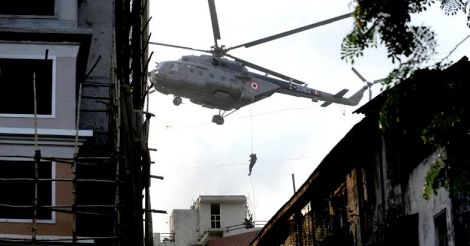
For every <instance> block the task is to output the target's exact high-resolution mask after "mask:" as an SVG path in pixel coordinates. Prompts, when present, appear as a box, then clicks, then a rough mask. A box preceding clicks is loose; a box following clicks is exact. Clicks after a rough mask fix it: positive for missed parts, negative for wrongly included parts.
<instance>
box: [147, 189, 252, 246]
mask: <svg viewBox="0 0 470 246" xmlns="http://www.w3.org/2000/svg"><path fill="white" fill-rule="evenodd" d="M246 201H247V199H246V197H245V196H199V198H198V199H197V200H196V201H195V202H194V204H193V205H192V206H191V208H190V209H175V210H173V212H172V214H171V217H170V222H169V226H170V228H169V229H170V235H169V236H167V237H165V236H163V234H160V233H156V235H155V237H154V238H155V243H154V245H155V246H173V245H177V246H180V245H181V246H187V245H188V246H189V245H191V246H192V245H194V246H195V245H206V244H207V242H208V241H209V240H210V239H214V238H220V237H225V236H231V235H236V234H240V233H244V232H247V231H251V230H255V229H254V228H251V227H252V226H246V219H247V206H246ZM247 228H249V229H247Z"/></svg>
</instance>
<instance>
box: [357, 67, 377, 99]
mask: <svg viewBox="0 0 470 246" xmlns="http://www.w3.org/2000/svg"><path fill="white" fill-rule="evenodd" d="M351 69H352V71H353V72H354V73H355V74H356V75H357V77H359V79H360V80H362V82H364V83H366V84H367V87H368V90H369V101H370V100H372V86H373V85H374V84H377V83H379V82H382V81H384V80H385V79H377V80H374V81H373V82H370V81H368V80H366V79H365V78H364V76H362V74H360V73H359V72H358V71H357V70H356V69H355V68H354V67H352V68H351Z"/></svg>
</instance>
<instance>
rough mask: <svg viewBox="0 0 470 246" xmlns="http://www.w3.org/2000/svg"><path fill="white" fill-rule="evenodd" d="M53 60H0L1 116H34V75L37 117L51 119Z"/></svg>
mask: <svg viewBox="0 0 470 246" xmlns="http://www.w3.org/2000/svg"><path fill="white" fill-rule="evenodd" d="M52 63H53V61H52V60H44V59H12V58H0V87H1V88H2V89H1V90H0V114H15V115H17V114H27V115H31V114H34V90H33V73H35V74H36V97H37V113H38V114H40V115H52V105H53V104H52V98H53V93H52V91H53V86H52V84H53V83H52Z"/></svg>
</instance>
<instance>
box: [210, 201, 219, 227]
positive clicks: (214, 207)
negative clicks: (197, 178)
mask: <svg viewBox="0 0 470 246" xmlns="http://www.w3.org/2000/svg"><path fill="white" fill-rule="evenodd" d="M211 228H220V204H218V203H212V204H211Z"/></svg>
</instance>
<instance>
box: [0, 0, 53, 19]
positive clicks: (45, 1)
mask: <svg viewBox="0 0 470 246" xmlns="http://www.w3.org/2000/svg"><path fill="white" fill-rule="evenodd" d="M54 5H55V0H41V1H38V0H14V1H11V0H3V1H0V15H36V16H54V14H55V13H54Z"/></svg>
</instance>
